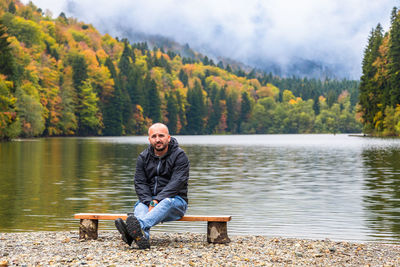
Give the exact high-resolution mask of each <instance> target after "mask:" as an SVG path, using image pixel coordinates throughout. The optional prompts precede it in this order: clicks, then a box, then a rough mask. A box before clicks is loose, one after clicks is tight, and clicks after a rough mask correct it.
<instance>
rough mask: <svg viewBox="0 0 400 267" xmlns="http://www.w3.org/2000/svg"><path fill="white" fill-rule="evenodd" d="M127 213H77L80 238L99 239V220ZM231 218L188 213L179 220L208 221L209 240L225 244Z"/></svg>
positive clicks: (115, 217) (118, 216)
mask: <svg viewBox="0 0 400 267" xmlns="http://www.w3.org/2000/svg"><path fill="white" fill-rule="evenodd" d="M127 217H128V215H127V214H123V213H122V214H109V213H77V214H75V215H74V218H75V219H80V225H79V238H80V239H97V237H98V234H97V229H98V225H99V220H116V219H117V218H121V219H123V220H126V218H127ZM230 220H231V216H195V215H186V216H183V217H182V218H181V219H180V220H179V221H190V222H194V221H201V222H207V241H208V242H209V243H218V244H224V243H228V242H230V241H231V240H230V239H229V237H228V226H227V222H229V221H230Z"/></svg>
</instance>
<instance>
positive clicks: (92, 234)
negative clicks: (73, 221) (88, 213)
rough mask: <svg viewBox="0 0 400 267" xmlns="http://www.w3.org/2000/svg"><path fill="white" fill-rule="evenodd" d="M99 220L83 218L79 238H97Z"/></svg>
mask: <svg viewBox="0 0 400 267" xmlns="http://www.w3.org/2000/svg"><path fill="white" fill-rule="evenodd" d="M98 225H99V220H89V219H81V222H80V224H79V239H97V228H98Z"/></svg>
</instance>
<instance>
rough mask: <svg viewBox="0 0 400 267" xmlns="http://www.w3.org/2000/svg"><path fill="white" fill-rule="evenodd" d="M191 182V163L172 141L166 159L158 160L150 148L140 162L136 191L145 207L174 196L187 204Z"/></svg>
mask: <svg viewBox="0 0 400 267" xmlns="http://www.w3.org/2000/svg"><path fill="white" fill-rule="evenodd" d="M188 180H189V159H188V157H187V156H186V154H185V152H184V151H183V150H182V149H181V148H180V147H179V146H178V142H177V141H176V139H175V138H173V137H171V140H170V142H169V145H168V151H167V153H166V154H165V155H164V156H162V157H158V156H156V155H155V154H154V150H153V147H152V146H151V145H149V147H148V148H147V149H146V150H144V151H143V152H142V153H140V155H139V157H138V159H137V163H136V173H135V190H136V194H137V195H138V197H139V201H140V202H142V203H144V204H146V205H149V203H150V201H152V200H153V199H156V200H158V201H161V200H163V199H164V198H168V197H175V196H180V197H182V198H183V199H184V200H185V201H186V202H188V198H187V192H188Z"/></svg>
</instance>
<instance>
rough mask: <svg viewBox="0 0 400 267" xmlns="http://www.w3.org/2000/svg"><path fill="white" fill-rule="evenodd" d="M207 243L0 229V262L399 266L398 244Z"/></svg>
mask: <svg viewBox="0 0 400 267" xmlns="http://www.w3.org/2000/svg"><path fill="white" fill-rule="evenodd" d="M230 238H231V242H230V243H228V244H208V243H207V240H206V235H205V234H198V233H160V232H154V233H152V234H151V242H150V243H151V248H150V249H148V250H138V249H136V248H135V245H132V247H129V246H128V245H127V244H125V243H124V242H123V241H122V240H121V238H120V235H119V233H118V232H117V231H116V230H115V231H110V230H106V231H99V238H98V239H97V240H90V241H85V240H79V234H78V231H66V232H24V233H0V266H15V265H30V266H31V265H47V266H48V265H53V266H54V265H56V266H77V265H89V266H94V265H101V266H103V265H117V266H118V265H152V266H170V265H185V266H187V265H191V266H210V265H211V266H219V265H228V266H238V265H239V266H288V265H289V266H400V257H399V255H400V245H396V244H384V243H355V242H347V241H331V240H309V239H297V238H282V237H265V236H254V235H250V236H230Z"/></svg>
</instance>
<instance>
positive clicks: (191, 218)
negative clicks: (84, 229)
mask: <svg viewBox="0 0 400 267" xmlns="http://www.w3.org/2000/svg"><path fill="white" fill-rule="evenodd" d="M127 217H128V215H127V214H125V213H120V214H111V213H77V214H75V215H74V218H75V219H87V220H116V219H118V218H121V219H123V220H126V218H127ZM231 219H232V217H231V216H199V215H185V216H183V217H182V218H181V219H180V220H179V221H187V222H195V221H200V222H229V221H230V220H231Z"/></svg>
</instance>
